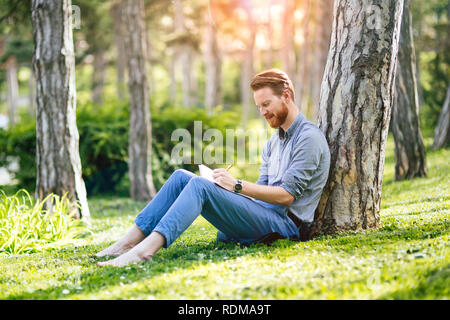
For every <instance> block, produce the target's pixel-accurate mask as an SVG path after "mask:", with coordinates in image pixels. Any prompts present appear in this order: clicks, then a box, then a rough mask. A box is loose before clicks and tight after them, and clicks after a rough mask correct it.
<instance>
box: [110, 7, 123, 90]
mask: <svg viewBox="0 0 450 320" xmlns="http://www.w3.org/2000/svg"><path fill="white" fill-rule="evenodd" d="M122 7H123V5H122V3H121V2H117V3H115V4H114V5H113V7H112V8H111V17H112V18H113V21H114V37H115V43H116V50H117V55H116V69H117V96H118V98H119V99H123V98H124V97H125V71H126V70H125V69H126V57H125V46H124V39H123V37H124V30H123V29H124V28H123V23H122V19H121V16H122Z"/></svg>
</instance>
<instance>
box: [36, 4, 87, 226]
mask: <svg viewBox="0 0 450 320" xmlns="http://www.w3.org/2000/svg"><path fill="white" fill-rule="evenodd" d="M31 14H32V24H33V38H34V44H35V51H34V56H33V68H34V75H35V77H36V167H37V174H36V198H39V199H42V198H44V197H45V196H47V195H48V194H50V193H54V194H58V195H63V194H64V193H66V192H67V193H68V198H69V199H71V200H72V202H73V203H74V208H73V210H74V211H76V212H77V215H78V217H79V216H80V215H81V217H82V218H83V219H86V218H88V217H89V216H90V214H89V207H88V203H87V198H86V188H85V185H84V181H83V179H82V174H81V161H80V156H79V151H78V140H79V136H78V129H77V124H76V89H75V56H74V49H73V38H72V3H71V1H70V0H62V1H61V0H46V1H44V0H33V1H32V12H31ZM75 201H78V202H79V204H80V205H81V210H78V208H77V207H76V206H75Z"/></svg>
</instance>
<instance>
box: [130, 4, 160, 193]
mask: <svg viewBox="0 0 450 320" xmlns="http://www.w3.org/2000/svg"><path fill="white" fill-rule="evenodd" d="M122 18H123V24H124V26H125V30H126V32H125V35H124V39H125V47H126V48H128V50H127V51H126V57H127V69H128V90H129V95H130V135H129V148H128V157H129V163H128V165H129V175H130V184H131V190H130V194H131V197H132V198H133V199H134V200H137V201H149V200H150V199H152V198H153V197H154V196H155V194H156V190H155V186H154V184H153V177H152V170H151V150H152V141H151V139H152V136H151V117H150V106H149V103H150V102H149V88H148V80H147V56H146V55H147V47H146V45H147V43H146V40H145V39H146V35H145V22H144V21H145V19H144V2H143V1H142V0H126V1H124V2H123V16H122Z"/></svg>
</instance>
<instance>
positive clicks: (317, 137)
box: [297, 121, 326, 143]
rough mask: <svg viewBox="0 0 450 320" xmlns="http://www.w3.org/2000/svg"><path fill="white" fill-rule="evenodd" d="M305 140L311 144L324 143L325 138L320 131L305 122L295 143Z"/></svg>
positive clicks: (308, 122) (310, 123)
mask: <svg viewBox="0 0 450 320" xmlns="http://www.w3.org/2000/svg"><path fill="white" fill-rule="evenodd" d="M305 140H308V141H311V142H313V143H326V138H325V135H324V134H323V132H322V130H320V128H319V127H318V126H316V125H315V124H314V123H312V122H310V121H305V123H304V124H303V126H302V127H301V129H300V130H299V132H298V135H297V141H305Z"/></svg>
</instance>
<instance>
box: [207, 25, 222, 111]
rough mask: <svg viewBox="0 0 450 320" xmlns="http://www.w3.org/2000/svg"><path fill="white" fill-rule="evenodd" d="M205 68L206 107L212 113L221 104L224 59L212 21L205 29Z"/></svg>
mask: <svg viewBox="0 0 450 320" xmlns="http://www.w3.org/2000/svg"><path fill="white" fill-rule="evenodd" d="M206 21H208V20H206ZM205 69H206V71H205V77H206V80H205V108H206V110H207V111H208V114H212V110H213V108H215V107H217V106H218V105H219V104H220V100H221V87H222V86H221V79H222V60H221V56H220V50H219V44H218V43H217V30H216V26H215V25H214V24H212V23H207V25H206V30H205Z"/></svg>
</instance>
